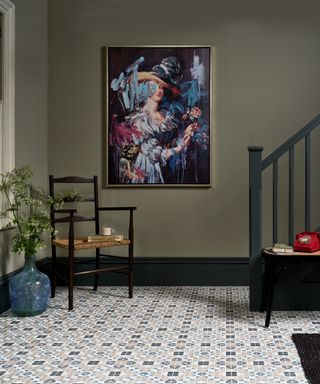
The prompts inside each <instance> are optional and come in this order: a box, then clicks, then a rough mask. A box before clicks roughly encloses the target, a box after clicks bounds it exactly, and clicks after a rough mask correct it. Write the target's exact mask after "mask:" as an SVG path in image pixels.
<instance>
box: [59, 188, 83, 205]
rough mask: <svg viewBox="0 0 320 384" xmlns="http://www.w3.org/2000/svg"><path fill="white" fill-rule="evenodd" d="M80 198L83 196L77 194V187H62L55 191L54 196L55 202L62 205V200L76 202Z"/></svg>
mask: <svg viewBox="0 0 320 384" xmlns="http://www.w3.org/2000/svg"><path fill="white" fill-rule="evenodd" d="M82 200H83V197H82V196H81V195H80V194H79V191H78V189H77V188H70V189H64V190H62V191H60V192H59V193H57V195H56V197H55V203H56V204H58V205H63V203H64V202H72V201H74V202H76V201H82Z"/></svg>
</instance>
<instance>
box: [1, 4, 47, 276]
mask: <svg viewBox="0 0 320 384" xmlns="http://www.w3.org/2000/svg"><path fill="white" fill-rule="evenodd" d="M11 1H12V2H13V3H14V4H15V15H16V58H15V59H16V60H15V61H16V68H15V69H16V88H15V94H16V114H15V115H16V116H15V121H16V135H15V153H16V165H17V166H20V165H23V164H31V165H32V168H33V170H34V174H35V177H34V182H35V184H36V185H38V186H41V187H44V188H47V184H48V173H47V170H48V141H47V139H48V127H47V94H48V89H47V81H48V74H47V72H48V61H47V58H48V54H47V40H48V36H47V26H48V23H47V0H27V1H26V0H11ZM12 232H13V231H5V232H0V276H1V275H4V274H6V273H9V272H11V271H12V270H15V269H16V268H18V267H20V266H21V265H22V263H23V256H18V255H11V254H10V248H11V245H10V236H11V235H12ZM40 255H41V253H40Z"/></svg>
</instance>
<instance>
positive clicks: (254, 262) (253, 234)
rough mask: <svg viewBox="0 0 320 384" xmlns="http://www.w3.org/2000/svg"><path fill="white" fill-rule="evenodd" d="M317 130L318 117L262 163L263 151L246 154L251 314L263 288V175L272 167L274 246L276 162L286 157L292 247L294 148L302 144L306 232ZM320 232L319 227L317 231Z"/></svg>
mask: <svg viewBox="0 0 320 384" xmlns="http://www.w3.org/2000/svg"><path fill="white" fill-rule="evenodd" d="M319 126H320V114H319V115H318V116H316V117H315V118H314V119H313V120H311V121H310V122H309V123H308V124H306V125H305V126H304V127H303V128H302V129H300V131H298V132H297V133H296V134H295V135H293V136H292V137H291V138H290V139H289V140H287V141H286V142H285V143H283V144H282V145H280V146H279V147H278V148H277V149H276V150H275V151H273V152H272V153H271V154H270V155H269V156H267V157H266V158H265V159H264V160H262V151H263V147H258V146H250V147H248V151H249V253H250V259H249V261H250V310H259V309H260V299H261V293H262V291H263V289H262V288H263V287H262V279H261V276H262V271H263V269H262V259H261V247H262V174H263V171H264V170H265V169H266V168H267V167H269V166H270V165H273V170H272V173H273V180H272V184H273V187H272V194H273V199H272V200H273V209H272V211H273V220H272V226H273V231H272V238H273V243H276V242H278V235H279V234H278V230H279V175H278V165H279V164H278V161H279V158H280V157H281V156H282V155H284V154H286V153H287V154H288V155H289V183H288V194H289V199H288V211H289V220H288V221H289V223H288V224H289V226H288V227H289V228H288V229H289V231H288V232H289V233H288V243H289V244H292V243H293V241H294V234H295V200H296V199H295V184H296V183H295V145H296V144H297V143H298V142H299V141H301V140H303V139H304V140H305V159H304V168H305V169H304V171H305V180H304V192H305V207H304V208H305V231H310V230H311V229H310V226H311V132H312V131H313V129H315V128H317V127H319ZM316 231H318V232H320V227H319V228H317V229H316Z"/></svg>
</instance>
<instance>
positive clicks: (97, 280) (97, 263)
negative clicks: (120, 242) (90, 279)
mask: <svg viewBox="0 0 320 384" xmlns="http://www.w3.org/2000/svg"><path fill="white" fill-rule="evenodd" d="M99 268H100V249H99V248H97V249H96V269H99ZM98 284H99V273H96V274H95V275H94V283H93V290H94V291H97V290H98Z"/></svg>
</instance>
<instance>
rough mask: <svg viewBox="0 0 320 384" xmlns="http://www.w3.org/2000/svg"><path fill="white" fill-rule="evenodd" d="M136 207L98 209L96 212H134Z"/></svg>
mask: <svg viewBox="0 0 320 384" xmlns="http://www.w3.org/2000/svg"><path fill="white" fill-rule="evenodd" d="M136 209H137V207H98V208H97V210H98V211H135V210H136Z"/></svg>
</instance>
